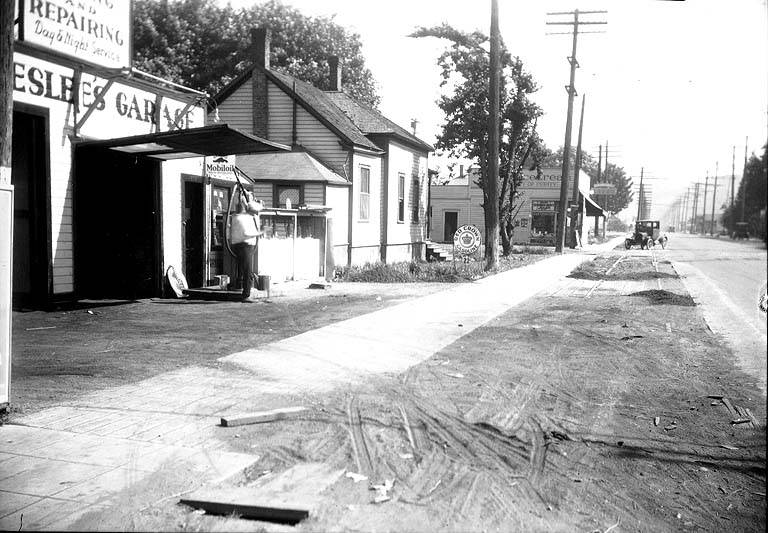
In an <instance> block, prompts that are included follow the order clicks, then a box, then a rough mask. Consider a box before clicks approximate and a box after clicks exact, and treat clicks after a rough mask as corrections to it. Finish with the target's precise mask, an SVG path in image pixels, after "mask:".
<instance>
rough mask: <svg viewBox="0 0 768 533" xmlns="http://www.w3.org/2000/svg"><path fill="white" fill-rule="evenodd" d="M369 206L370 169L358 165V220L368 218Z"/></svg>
mask: <svg viewBox="0 0 768 533" xmlns="http://www.w3.org/2000/svg"><path fill="white" fill-rule="evenodd" d="M370 208H371V169H369V168H368V167H360V220H368V218H369V217H370Z"/></svg>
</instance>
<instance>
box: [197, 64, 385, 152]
mask: <svg viewBox="0 0 768 533" xmlns="http://www.w3.org/2000/svg"><path fill="white" fill-rule="evenodd" d="M256 69H259V70H260V71H262V72H263V73H264V74H265V75H266V76H267V78H268V79H269V80H270V81H271V82H273V83H274V84H275V85H277V86H278V87H279V88H280V89H281V90H282V91H283V92H285V93H286V94H288V95H289V96H291V97H292V98H295V99H296V101H297V102H298V103H299V104H300V105H301V106H302V107H303V108H304V109H306V110H307V111H308V112H309V113H310V114H311V115H313V116H314V117H315V118H316V119H318V120H319V121H320V122H322V123H323V125H325V126H326V127H327V128H328V129H330V130H331V131H332V132H333V133H334V134H336V135H337V136H338V137H339V138H340V139H341V140H342V141H344V142H346V143H347V144H351V145H353V146H359V147H362V148H365V149H367V150H373V151H375V152H379V153H380V152H381V151H382V150H381V148H379V147H378V146H377V145H376V144H374V143H373V142H372V141H371V140H369V139H368V138H367V137H366V136H365V135H364V134H363V132H362V131H360V129H359V128H358V127H357V126H356V125H355V123H354V122H353V121H352V120H350V119H349V117H347V115H346V114H344V112H343V111H342V110H341V109H339V107H338V106H336V105H335V104H334V103H333V101H332V100H331V99H330V98H328V96H327V94H326V93H325V92H323V91H321V90H320V89H318V88H317V87H315V86H314V85H312V84H310V83H307V82H304V81H301V80H299V79H296V78H294V77H293V76H289V75H287V74H283V73H282V72H277V71H274V70H269V69H265V68H263V67H260V66H257V65H254V66H252V67H251V68H249V69H248V70H246V71H245V72H243V73H242V74H240V75H239V76H238V77H237V78H235V79H234V80H232V81H231V82H230V83H229V84H228V85H227V86H226V87H224V88H223V89H222V90H221V91H219V93H218V94H217V95H216V96H214V97H213V99H212V100H213V102H214V105H220V104H221V103H222V102H223V101H224V100H226V99H227V98H228V97H229V96H231V95H232V94H233V93H234V92H235V91H236V90H237V89H238V88H240V86H241V85H243V84H244V83H245V82H246V81H248V80H250V79H251V77H252V76H253V72H254V71H255V70H256ZM294 89H295V92H294Z"/></svg>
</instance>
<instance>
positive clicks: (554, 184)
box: [518, 168, 573, 189]
mask: <svg viewBox="0 0 768 533" xmlns="http://www.w3.org/2000/svg"><path fill="white" fill-rule="evenodd" d="M561 176H562V171H561V170H560V169H559V168H558V169H542V170H541V173H539V172H537V171H535V170H524V171H523V179H522V181H521V182H520V185H519V186H518V189H559V188H560V178H561ZM568 182H569V184H570V183H572V182H573V178H571V179H569V180H568Z"/></svg>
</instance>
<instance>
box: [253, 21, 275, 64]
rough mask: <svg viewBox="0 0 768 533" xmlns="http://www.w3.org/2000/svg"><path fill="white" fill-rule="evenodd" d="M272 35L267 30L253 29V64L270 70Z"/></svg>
mask: <svg viewBox="0 0 768 533" xmlns="http://www.w3.org/2000/svg"><path fill="white" fill-rule="evenodd" d="M271 38H272V35H271V32H270V31H269V29H267V28H253V29H251V46H252V47H253V62H254V63H255V64H256V65H258V66H260V67H264V68H265V69H267V70H269V41H270V40H271Z"/></svg>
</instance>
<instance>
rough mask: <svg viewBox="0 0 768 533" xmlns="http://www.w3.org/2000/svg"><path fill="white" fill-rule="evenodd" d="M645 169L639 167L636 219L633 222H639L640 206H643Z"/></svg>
mask: <svg viewBox="0 0 768 533" xmlns="http://www.w3.org/2000/svg"><path fill="white" fill-rule="evenodd" d="M644 170H645V169H644V168H643V167H640V192H639V194H638V195H637V218H636V219H635V222H637V221H638V220H641V218H640V206H642V205H643V171H644Z"/></svg>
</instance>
